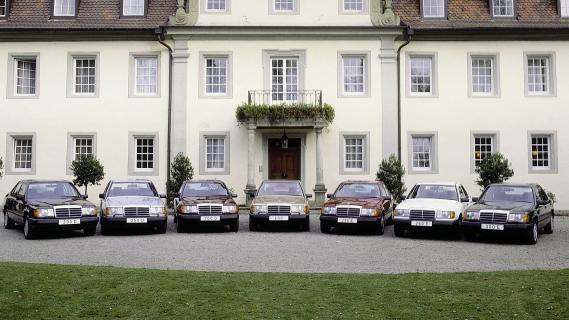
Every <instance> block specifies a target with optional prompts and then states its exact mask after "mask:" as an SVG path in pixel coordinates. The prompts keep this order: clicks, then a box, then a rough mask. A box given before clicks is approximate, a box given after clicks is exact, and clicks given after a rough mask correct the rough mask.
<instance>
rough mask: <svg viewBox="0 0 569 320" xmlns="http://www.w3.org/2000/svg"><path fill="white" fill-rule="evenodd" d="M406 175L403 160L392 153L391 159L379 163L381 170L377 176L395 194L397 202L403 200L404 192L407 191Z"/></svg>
mask: <svg viewBox="0 0 569 320" xmlns="http://www.w3.org/2000/svg"><path fill="white" fill-rule="evenodd" d="M404 175H405V168H404V167H403V164H401V160H399V159H397V157H396V156H395V155H394V154H392V155H391V156H389V159H383V160H382V161H381V163H380V164H379V170H378V171H377V173H376V178H377V179H379V180H380V181H382V182H383V183H384V184H385V187H386V188H387V190H389V192H390V193H391V194H392V195H393V198H394V200H395V202H396V203H399V202H400V201H401V200H403V194H404V193H405V191H407V188H406V187H405V182H404V181H403V176H404Z"/></svg>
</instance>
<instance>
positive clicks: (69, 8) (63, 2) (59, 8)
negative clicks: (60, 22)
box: [53, 0, 76, 17]
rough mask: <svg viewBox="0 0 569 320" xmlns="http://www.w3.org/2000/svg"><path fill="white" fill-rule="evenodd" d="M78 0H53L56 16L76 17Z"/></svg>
mask: <svg viewBox="0 0 569 320" xmlns="http://www.w3.org/2000/svg"><path fill="white" fill-rule="evenodd" d="M75 1H76V0H53V16H54V17H74V16H75Z"/></svg>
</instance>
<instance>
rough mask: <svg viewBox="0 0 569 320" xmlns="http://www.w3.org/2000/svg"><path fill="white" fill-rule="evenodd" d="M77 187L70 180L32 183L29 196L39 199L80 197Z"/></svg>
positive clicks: (29, 187) (31, 198) (29, 197)
mask: <svg viewBox="0 0 569 320" xmlns="http://www.w3.org/2000/svg"><path fill="white" fill-rule="evenodd" d="M80 196H81V195H80V194H79V192H78V191H77V189H75V187H74V186H73V185H72V184H71V183H68V182H50V183H31V184H30V185H29V186H28V194H27V198H28V199H29V200H38V199H63V198H74V197H80Z"/></svg>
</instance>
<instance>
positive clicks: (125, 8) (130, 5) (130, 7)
mask: <svg viewBox="0 0 569 320" xmlns="http://www.w3.org/2000/svg"><path fill="white" fill-rule="evenodd" d="M122 1H123V2H122V14H123V16H143V15H144V11H145V6H146V3H145V1H146V0H122Z"/></svg>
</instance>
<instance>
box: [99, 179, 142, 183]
mask: <svg viewBox="0 0 569 320" xmlns="http://www.w3.org/2000/svg"><path fill="white" fill-rule="evenodd" d="M109 182H111V183H132V182H147V183H152V181H150V180H148V179H113V180H111V181H109Z"/></svg>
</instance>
